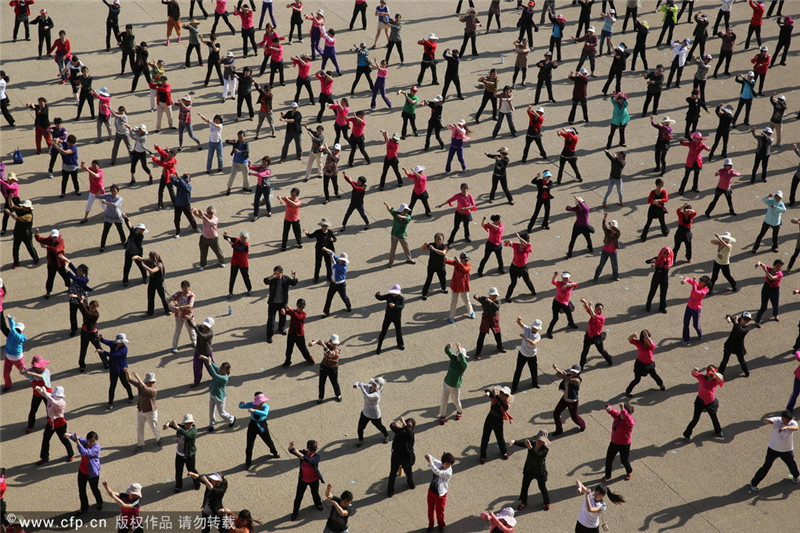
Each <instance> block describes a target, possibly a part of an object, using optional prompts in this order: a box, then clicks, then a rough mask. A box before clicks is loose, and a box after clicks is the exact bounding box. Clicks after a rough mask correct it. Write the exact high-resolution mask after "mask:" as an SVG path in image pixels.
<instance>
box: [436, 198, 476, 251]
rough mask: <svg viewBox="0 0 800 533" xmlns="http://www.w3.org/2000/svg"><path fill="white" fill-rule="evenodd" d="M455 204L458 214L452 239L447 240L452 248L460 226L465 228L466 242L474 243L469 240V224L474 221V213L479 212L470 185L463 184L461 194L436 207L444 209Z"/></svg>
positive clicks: (451, 235) (454, 222)
mask: <svg viewBox="0 0 800 533" xmlns="http://www.w3.org/2000/svg"><path fill="white" fill-rule="evenodd" d="M453 202H455V203H456V213H455V220H454V221H453V231H451V232H450V237H449V238H448V239H447V246H452V245H453V241H455V240H456V232H457V231H458V226H459V224H463V226H464V240H465V241H467V242H472V240H470V238H469V223H470V222H471V221H472V212H473V211H477V210H478V208H477V207H476V205H475V198H474V197H473V196H472V195H471V194H470V193H469V185H467V184H466V183H462V184H461V192H460V193H458V194H454V195H453V196H451V197H450V198H448V199H447V200H445V201H444V202H442V203H441V204H439V205H437V206H436V207H437V208H439V207H442V206H444V204H447V205H449V206H452V205H453Z"/></svg>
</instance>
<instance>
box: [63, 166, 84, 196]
mask: <svg viewBox="0 0 800 533" xmlns="http://www.w3.org/2000/svg"><path fill="white" fill-rule="evenodd" d="M70 178H72V187H73V188H74V189H75V194H80V192H81V190H80V187H78V171H77V170H62V171H61V196H64V195H65V194H67V183H68V182H69V180H70Z"/></svg>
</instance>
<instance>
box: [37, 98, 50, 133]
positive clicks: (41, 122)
mask: <svg viewBox="0 0 800 533" xmlns="http://www.w3.org/2000/svg"><path fill="white" fill-rule="evenodd" d="M33 110H34V111H35V112H36V117H35V118H34V119H33V124H34V126H38V127H40V128H45V129H46V128H49V127H50V107H48V106H44V107H42V106H40V105H39V104H34V106H33Z"/></svg>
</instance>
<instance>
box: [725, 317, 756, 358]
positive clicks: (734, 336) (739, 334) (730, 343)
mask: <svg viewBox="0 0 800 533" xmlns="http://www.w3.org/2000/svg"><path fill="white" fill-rule="evenodd" d="M734 318H737V319H736V320H735V321H734V323H733V327H732V328H731V332H730V334H729V335H728V339H727V340H726V341H725V348H726V349H730V350H731V351H739V350H741V352H742V354H743V355H745V354H746V353H747V351H746V350H745V349H744V338H745V337H746V336H747V334H748V333H750V330H751V329H753V328H756V327H758V326H757V325H755V324H751V325H747V326H744V325H742V324H740V323H739V320H738V317H734Z"/></svg>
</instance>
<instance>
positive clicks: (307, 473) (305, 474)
mask: <svg viewBox="0 0 800 533" xmlns="http://www.w3.org/2000/svg"><path fill="white" fill-rule="evenodd" d="M313 456H314V455H313V454H312V455H310V456H309V457H313ZM300 478H301V479H302V480H303V482H304V483H313V482H314V481H318V480H319V475H317V471H316V470H314V466H313V465H311V463H307V462H306V461H303V462H302V463H300Z"/></svg>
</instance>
